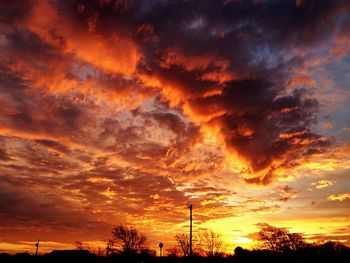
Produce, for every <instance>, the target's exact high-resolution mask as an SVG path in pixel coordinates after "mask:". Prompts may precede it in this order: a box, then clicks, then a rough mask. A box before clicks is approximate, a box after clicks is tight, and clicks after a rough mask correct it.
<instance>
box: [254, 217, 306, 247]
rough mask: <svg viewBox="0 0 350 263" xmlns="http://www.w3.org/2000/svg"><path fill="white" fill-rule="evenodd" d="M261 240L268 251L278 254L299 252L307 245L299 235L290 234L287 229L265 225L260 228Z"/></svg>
mask: <svg viewBox="0 0 350 263" xmlns="http://www.w3.org/2000/svg"><path fill="white" fill-rule="evenodd" d="M260 228H261V230H260V232H259V240H260V241H262V242H263V246H264V247H265V248H266V249H269V250H271V251H274V252H276V253H282V252H285V251H291V250H293V251H294V250H297V249H299V248H303V247H305V245H306V243H305V241H304V239H303V237H302V235H301V234H299V233H290V232H289V231H288V230H287V229H285V228H278V227H274V226H270V225H268V224H264V225H262V226H260Z"/></svg>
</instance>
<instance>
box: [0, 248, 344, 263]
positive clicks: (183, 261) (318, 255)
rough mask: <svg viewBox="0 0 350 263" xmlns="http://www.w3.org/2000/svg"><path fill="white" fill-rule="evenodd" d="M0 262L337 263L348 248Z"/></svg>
mask: <svg viewBox="0 0 350 263" xmlns="http://www.w3.org/2000/svg"><path fill="white" fill-rule="evenodd" d="M0 262H2V263H5V262H23V263H27V262H28V263H30V262H38V263H46V262H54V263H56V262H57V263H58V262H60V263H61V262H63V263H66V262H67V263H68V262H87V263H89V262H91V263H94V262H96V263H99V262H101V263H104V262H106V263H108V262H115V263H118V262H120V263H124V262H125V263H133V262H135V263H177V262H179V263H200V262H204V263H216V262H217V263H243V262H256V263H260V262H261V263H264V262H266V263H274V262H276V263H277V262H282V263H289V262H293V263H294V262H300V263H304V262H305V263H314V262H315V263H316V262H317V263H319V262H321V263H322V262H325V263H326V262H327V263H333V262H334V263H337V262H344V263H345V262H347V263H349V262H350V252H349V250H347V251H342V252H340V253H334V251H325V250H323V251H321V250H317V251H302V252H300V251H298V252H290V253H285V254H280V255H273V253H272V252H271V251H262V250H258V251H245V252H244V253H242V254H241V255H238V256H237V255H236V256H229V257H224V258H215V257H212V258H208V257H188V258H182V257H147V256H146V257H140V256H125V255H124V256H120V255H119V256H110V257H98V256H96V255H93V254H89V253H87V254H84V253H81V254H77V253H69V252H67V253H66V254H65V255H62V254H51V255H43V256H33V255H29V254H17V255H8V254H0Z"/></svg>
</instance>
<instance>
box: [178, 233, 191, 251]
mask: <svg viewBox="0 0 350 263" xmlns="http://www.w3.org/2000/svg"><path fill="white" fill-rule="evenodd" d="M175 239H176V242H177V245H178V247H179V248H180V249H181V251H182V253H183V256H184V257H187V256H188V255H189V254H190V238H189V236H188V235H186V234H177V235H176V236H175Z"/></svg>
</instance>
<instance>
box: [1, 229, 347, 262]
mask: <svg viewBox="0 0 350 263" xmlns="http://www.w3.org/2000/svg"><path fill="white" fill-rule="evenodd" d="M257 239H258V240H259V241H260V246H259V247H258V248H256V249H251V250H248V249H243V248H242V247H236V248H235V249H234V251H232V253H229V252H228V251H229V249H228V247H227V245H225V244H224V242H223V240H222V238H221V236H220V234H218V233H215V232H214V231H212V230H207V231H203V232H201V233H199V234H198V236H197V238H196V239H195V240H194V242H193V253H192V255H190V253H189V251H190V248H189V238H188V235H186V234H177V235H176V236H175V240H176V245H175V246H174V247H171V248H168V249H167V250H166V253H165V256H163V257H156V251H155V250H152V249H149V248H148V246H147V238H146V236H145V235H143V234H141V233H139V232H138V231H137V229H135V228H133V227H128V226H125V225H118V226H116V227H114V228H113V230H112V238H111V239H109V240H108V241H107V247H106V249H105V250H104V249H102V248H99V249H93V248H90V247H88V246H84V244H83V243H82V242H80V241H77V242H76V249H75V250H54V251H52V252H50V253H47V254H44V255H39V256H35V255H31V254H29V253H18V254H15V255H10V254H7V253H2V254H0V262H42V263H45V262H64V261H70V262H92V263H93V262H96V263H98V262H121V263H124V262H125V263H132V262H135V263H175V262H184V263H187V262H193V263H197V262H198V263H199V262H208V263H215V262H217V263H226V262H227V263H228V262H230V263H235V262H237V263H241V262H256V263H258V262H259V263H260V262H269V263H271V262H272V263H274V262H283V263H285V262H301V263H303V262H305V263H307V262H310V263H313V262H315V263H316V262H332V263H333V262H350V248H349V247H347V246H345V245H343V244H341V243H339V242H331V241H328V242H325V243H312V244H311V243H307V242H306V241H305V239H304V238H303V236H302V235H301V234H300V233H290V232H289V231H288V230H287V229H286V228H278V227H274V226H270V225H268V224H262V225H260V231H259V232H258V233H257ZM160 249H162V244H161V246H160Z"/></svg>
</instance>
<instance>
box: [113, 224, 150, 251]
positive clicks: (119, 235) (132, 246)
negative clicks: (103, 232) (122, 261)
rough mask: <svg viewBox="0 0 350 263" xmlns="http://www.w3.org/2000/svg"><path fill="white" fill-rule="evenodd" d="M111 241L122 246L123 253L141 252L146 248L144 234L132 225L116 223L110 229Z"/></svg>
mask: <svg viewBox="0 0 350 263" xmlns="http://www.w3.org/2000/svg"><path fill="white" fill-rule="evenodd" d="M112 235H113V241H114V242H115V243H116V244H120V245H121V246H122V252H123V253H125V254H136V253H141V252H142V251H143V250H145V249H146V236H144V235H142V234H139V233H138V231H137V230H136V229H135V228H133V227H128V226H126V225H118V226H116V227H114V228H113V230H112Z"/></svg>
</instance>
